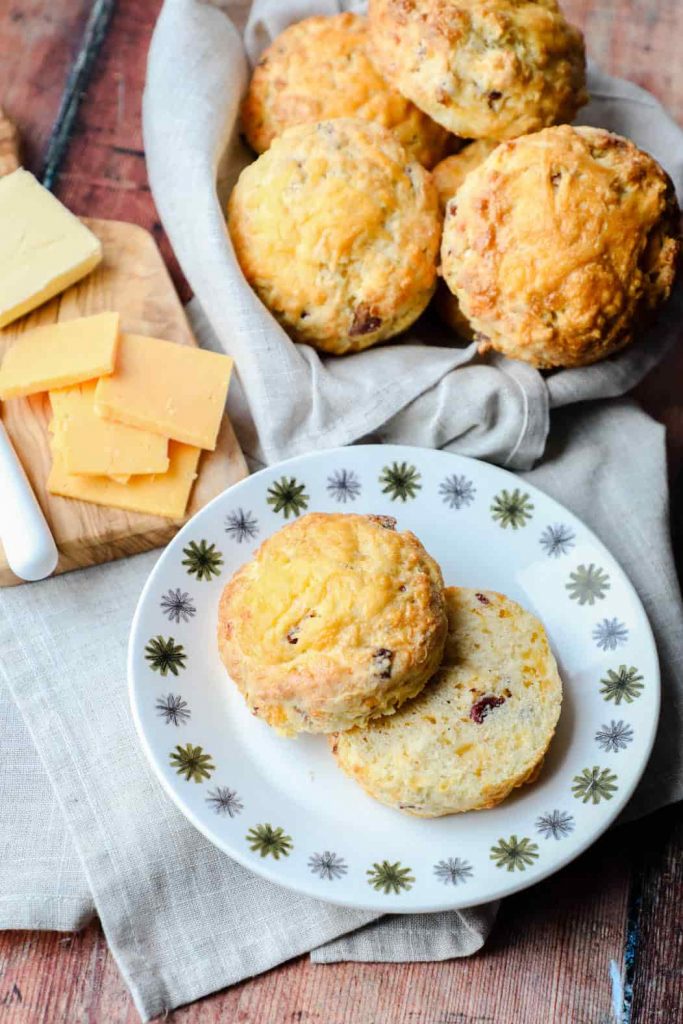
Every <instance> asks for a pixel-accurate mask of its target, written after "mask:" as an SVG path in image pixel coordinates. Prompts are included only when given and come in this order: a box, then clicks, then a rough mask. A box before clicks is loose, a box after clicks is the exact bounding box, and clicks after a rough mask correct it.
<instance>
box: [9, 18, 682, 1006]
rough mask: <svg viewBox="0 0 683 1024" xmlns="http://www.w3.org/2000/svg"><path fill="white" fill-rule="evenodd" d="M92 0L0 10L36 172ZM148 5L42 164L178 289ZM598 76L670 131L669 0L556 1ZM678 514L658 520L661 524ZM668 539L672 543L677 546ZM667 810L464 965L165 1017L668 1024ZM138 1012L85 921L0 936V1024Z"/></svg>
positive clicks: (354, 975) (346, 973)
mask: <svg viewBox="0 0 683 1024" xmlns="http://www.w3.org/2000/svg"><path fill="white" fill-rule="evenodd" d="M93 6H95V5H93V4H92V2H85V0H81V2H77V0H0V105H4V106H5V107H6V108H7V111H8V113H9V114H10V115H11V116H12V117H13V118H14V119H15V120H16V121H17V123H18V124H19V125H20V127H21V129H22V133H23V136H24V139H25V147H26V149H25V151H26V155H27V158H28V159H27V162H28V163H29V165H30V166H31V168H32V169H34V170H35V171H36V172H37V173H40V171H41V168H42V167H43V165H44V162H45V159H46V156H47V155H48V140H49V139H50V136H51V134H52V132H53V128H54V124H55V118H56V116H57V112H58V110H59V108H60V100H61V96H62V93H63V90H64V89H65V87H66V85H67V80H68V75H69V70H70V67H71V64H72V62H73V61H74V59H75V57H76V56H77V54H78V53H79V51H80V48H81V43H82V36H83V32H84V31H85V26H86V21H87V18H88V16H89V15H90V11H91V8H92V7H93ZM160 6H161V2H160V0H119V2H118V3H117V4H115V9H114V14H113V17H112V19H111V21H110V23H109V26H108V29H107V32H106V35H105V38H104V42H103V44H102V47H101V49H100V50H99V53H98V54H97V57H96V59H95V61H94V65H93V69H92V73H91V74H90V76H89V78H88V80H87V81H86V82H85V83H84V85H83V96H82V101H81V104H80V108H79V111H78V115H77V117H76V120H75V123H74V126H73V130H72V131H71V132H70V133H69V137H68V140H67V141H68V145H66V146H65V149H64V154H63V156H62V157H61V158H60V160H59V161H58V166H57V168H56V170H57V178H56V190H57V192H58V194H60V195H61V196H62V198H64V199H65V200H66V202H67V203H68V204H69V205H70V206H71V207H72V208H73V209H74V210H76V212H78V213H82V214H88V215H89V216H94V217H117V218H121V219H126V220H130V221H134V222H136V223H139V224H142V225H144V226H145V227H147V228H148V229H150V230H152V231H153V232H154V233H155V235H156V237H157V239H158V240H159V241H160V243H161V244H162V248H163V251H164V253H165V255H166V257H167V258H168V259H169V262H170V265H171V267H172V270H173V272H174V275H175V280H176V282H177V283H178V284H179V285H180V287H181V290H182V293H183V294H185V295H186V294H187V292H186V291H185V287H186V286H185V285H184V282H183V281H182V275H181V274H180V272H179V270H178V268H177V266H176V265H175V264H174V262H173V261H172V256H171V253H170V249H169V247H168V245H167V243H166V241H165V239H164V237H163V232H162V229H161V227H160V225H159V223H158V217H157V214H156V211H155V209H154V203H153V201H152V198H151V195H150V193H149V188H148V185H147V179H146V175H145V168H144V158H143V156H142V153H141V150H142V140H141V131H140V95H141V89H142V85H143V78H144V69H145V61H146V54H147V48H148V45H149V40H150V37H151V32H152V28H153V24H154V20H155V18H156V15H157V13H158V10H159V8H160ZM563 6H564V8H565V10H566V12H567V14H568V16H569V17H570V18H571V19H572V20H574V21H575V22H577V23H578V24H579V25H581V27H582V28H583V29H584V31H585V33H586V37H587V44H588V50H589V53H590V54H591V56H593V57H594V58H595V59H596V60H597V61H598V62H599V63H600V64H601V65H602V67H604V68H606V69H607V70H609V71H611V72H613V73H615V74H620V75H623V76H624V77H628V78H631V79H632V80H634V81H636V82H638V83H639V84H641V85H643V86H645V87H646V88H648V89H650V90H651V91H652V92H653V93H654V94H655V95H657V96H658V97H659V98H660V99H661V100H662V101H663V102H664V103H665V104H666V105H667V107H668V108H669V110H670V111H671V113H672V114H673V116H674V117H676V118H677V120H679V122H681V123H683V63H682V62H681V60H680V56H679V50H680V43H681V39H683V3H682V2H681V0H565V2H564V4H563ZM682 381H683V347H681V346H679V349H678V351H677V352H675V353H673V354H672V355H671V356H670V357H669V359H668V360H667V362H666V363H665V364H664V365H663V366H662V367H660V368H659V369H658V370H657V371H655V373H653V374H652V375H651V376H650V378H649V379H648V381H647V382H646V383H645V384H644V385H643V387H642V388H641V390H640V395H641V397H642V399H643V401H644V403H645V404H646V406H647V407H648V409H649V411H650V412H651V413H652V414H653V415H655V416H657V417H658V418H660V419H662V420H663V421H664V422H666V424H667V426H668V428H669V443H670V452H671V467H672V483H673V496H674V498H675V502H674V509H675V510H676V513H677V516H680V509H681V502H682V501H683V474H682V473H681V467H682V466H683V388H682V387H681V382H682ZM677 522H678V519H677V520H676V521H675V524H674V525H677ZM680 550H681V546H680V545H679V551H680ZM682 896H683V828H682V827H681V824H680V810H679V809H677V808H673V809H669V810H666V811H663V812H660V813H659V814H658V815H656V816H655V817H654V818H653V819H650V820H649V821H647V822H646V823H644V824H643V823H640V824H635V825H632V826H626V827H624V828H620V829H617V830H616V831H614V832H613V833H611V834H610V835H608V836H607V837H605V838H603V839H602V840H601V841H600V842H599V843H597V844H596V846H595V847H594V848H593V849H592V850H590V851H589V852H588V853H587V854H585V855H584V856H583V857H582V858H581V859H580V860H579V861H577V862H576V863H574V864H573V865H571V866H570V867H568V868H567V869H565V871H563V872H561V873H560V874H559V875H557V876H556V877H555V878H553V879H550V880H548V881H547V882H544V883H542V884H541V885H539V886H537V887H536V888H534V889H532V890H530V891H528V892H526V893H523V894H521V895H520V896H517V897H513V898H512V899H510V900H508V901H507V902H506V903H505V904H504V907H503V910H502V912H501V917H500V919H499V922H498V924H497V926H496V929H495V931H494V934H493V936H492V938H491V940H490V942H489V944H488V945H487V947H486V948H485V950H483V951H482V952H480V953H479V954H477V955H476V956H474V957H471V958H470V959H468V960H463V961H451V962H447V963H436V964H409V965H380V964H369V965H361V964H340V965H328V966H314V965H311V964H310V963H309V962H308V960H307V959H306V958H300V959H299V960H297V961H294V962H292V963H290V964H287V965H284V966H282V967H280V968H278V969H276V970H274V971H270V972H269V973H268V974H265V975H263V976H261V977H259V978H256V979H253V980H251V981H246V982H243V983H242V984H240V985H237V986H235V987H234V988H232V989H230V990H228V991H226V992H222V993H218V994H216V995H213V996H210V997H208V998H207V999H204V1000H202V1001H201V1002H199V1003H197V1004H195V1005H193V1006H191V1007H187V1008H185V1009H181V1010H177V1011H176V1012H175V1013H173V1014H170V1015H169V1018H168V1019H172V1020H173V1021H177V1022H179V1024H198V1022H200V1021H201V1024H218V1022H225V1024H233V1022H238V1021H239V1022H240V1024H289V1022H302V1024H660V1022H661V1024H677V1022H678V1021H683V1009H682V1007H683V920H682V916H681V915H682V910H681V907H682V906H683V899H682ZM137 1020H138V1017H137V1014H136V1012H135V1010H134V1008H133V1005H132V1002H131V1000H130V998H129V996H128V994H127V991H126V989H125V986H124V984H123V982H122V980H121V978H120V976H119V974H118V972H117V969H116V967H115V965H114V962H113V960H112V958H111V956H110V955H109V953H108V951H107V947H106V943H105V941H104V938H103V936H102V934H101V931H100V929H99V927H98V926H97V925H92V926H91V927H90V928H88V929H86V930H85V931H84V932H82V933H81V934H79V935H74V936H62V935H56V934H40V933H26V932H24V933H21V932H7V933H4V934H3V933H0V1024H5V1022H7V1024H25V1022H31V1024H34V1022H35V1024H56V1022H59V1024H61V1022H69V1024H70V1022H72V1021H73V1022H78V1024H80V1022H86V1021H87V1022H89V1024H91V1022H92V1024H97V1022H100V1021H102V1022H107V1024H128V1022H130V1024H133V1022H135V1021H137Z"/></svg>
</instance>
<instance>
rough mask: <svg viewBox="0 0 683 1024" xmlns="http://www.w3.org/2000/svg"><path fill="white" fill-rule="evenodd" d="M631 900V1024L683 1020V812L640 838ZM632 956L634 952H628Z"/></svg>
mask: <svg viewBox="0 0 683 1024" xmlns="http://www.w3.org/2000/svg"><path fill="white" fill-rule="evenodd" d="M640 837H641V842H640V843H639V844H638V850H637V854H636V858H637V859H636V863H635V865H634V866H635V868H636V871H635V876H634V877H635V879H636V886H635V887H634V892H633V896H632V908H633V912H632V923H633V931H632V935H631V937H630V938H631V945H632V960H633V963H632V967H631V973H632V975H633V991H632V994H631V993H629V992H627V993H626V995H627V1002H631V1021H630V1024H674V1021H679V1020H681V1018H683V819H682V816H681V812H680V806H679V807H678V808H674V809H673V810H671V811H666V812H663V813H661V814H657V815H656V816H655V817H654V818H653V819H651V820H649V821H648V825H647V830H646V832H643V831H641V833H640ZM629 955H631V950H629Z"/></svg>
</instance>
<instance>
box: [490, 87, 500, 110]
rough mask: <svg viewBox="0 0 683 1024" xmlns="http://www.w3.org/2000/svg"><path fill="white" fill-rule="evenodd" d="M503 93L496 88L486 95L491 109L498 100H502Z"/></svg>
mask: <svg viewBox="0 0 683 1024" xmlns="http://www.w3.org/2000/svg"><path fill="white" fill-rule="evenodd" d="M502 98H503V94H502V92H499V91H498V89H493V90H492V91H491V92H490V93H489V95H488V104H489V107H490V108H491V110H493V108H494V107H495V105H496V103H497V102H498V100H502Z"/></svg>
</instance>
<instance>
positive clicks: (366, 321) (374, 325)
mask: <svg viewBox="0 0 683 1024" xmlns="http://www.w3.org/2000/svg"><path fill="white" fill-rule="evenodd" d="M381 326H382V318H381V317H379V316H374V315H373V313H372V311H371V308H370V306H368V305H367V303H365V302H361V304H360V306H358V307H357V309H356V311H355V313H354V314H353V323H352V324H351V330H350V331H349V337H351V338H356V337H358V336H359V335H362V334H372V332H373V331H376V330H378V328H380V327H381Z"/></svg>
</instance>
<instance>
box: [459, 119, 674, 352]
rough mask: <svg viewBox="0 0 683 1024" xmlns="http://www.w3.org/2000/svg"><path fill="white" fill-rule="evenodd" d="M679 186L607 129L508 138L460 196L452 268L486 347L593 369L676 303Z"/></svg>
mask: <svg viewBox="0 0 683 1024" xmlns="http://www.w3.org/2000/svg"><path fill="white" fill-rule="evenodd" d="M678 216H679V213H678V205H677V203H676V197H675V193H674V189H673V185H672V183H671V181H670V180H669V178H668V176H667V175H666V174H665V172H664V171H663V170H662V168H661V167H660V166H659V164H657V163H656V162H655V161H654V160H653V159H652V157H650V156H648V155H647V154H646V153H643V152H642V151H641V150H639V149H638V148H637V146H635V145H634V144H633V143H632V142H630V141H628V140H627V139H622V138H620V137H619V136H618V135H611V134H610V133H609V132H606V131H604V130H603V129H601V128H571V127H569V125H561V126H559V127H556V128H548V129H546V130H545V131H542V132H538V133H537V134H534V135H527V136H525V137H524V138H521V139H516V140H514V141H513V142H506V143H504V144H502V145H500V146H498V148H497V149H496V150H494V152H493V153H492V154H491V155H490V156H489V157H488V158H487V159H486V160H485V161H484V163H483V164H482V165H481V166H480V167H478V168H477V169H476V170H474V171H472V172H471V173H470V174H468V176H467V178H466V179H465V181H464V182H463V184H462V186H461V187H460V189H459V190H458V193H457V195H456V197H455V198H454V199H452V200H450V201H449V203H448V206H447V210H446V219H445V224H444V234H443V244H442V250H441V260H442V273H443V277H444V280H445V281H446V284H447V285H448V287H449V288H450V290H451V292H453V294H454V295H455V296H456V298H457V300H458V302H459V304H460V309H461V311H462V313H463V314H464V315H465V317H466V318H467V320H468V321H469V322H470V324H471V326H472V328H473V330H474V331H475V332H476V336H477V338H478V339H479V340H480V342H481V348H482V351H485V350H486V349H487V348H494V349H496V350H497V351H499V352H503V353H505V355H507V356H511V357H512V358H516V359H523V360H525V361H526V362H528V363H531V364H532V365H533V366H537V367H545V368H550V367H554V366H584V365H587V364H589V363H594V362H596V360H598V359H603V358H604V357H605V356H608V355H610V354H611V353H613V352H616V351H617V350H618V349H621V348H623V347H624V345H626V344H628V342H629V341H631V340H632V338H633V335H634V330H635V328H636V327H637V326H639V324H640V323H641V322H642V320H643V319H644V315H645V314H646V313H647V312H648V311H651V310H653V309H654V308H655V307H656V306H658V305H659V304H660V303H661V302H662V301H663V300H664V299H666V298H667V297H668V295H669V293H670V291H671V287H672V284H673V281H674V278H675V274H676V266H677V260H678V253H679V249H680V242H679V237H678Z"/></svg>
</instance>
